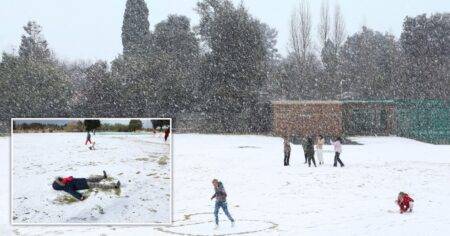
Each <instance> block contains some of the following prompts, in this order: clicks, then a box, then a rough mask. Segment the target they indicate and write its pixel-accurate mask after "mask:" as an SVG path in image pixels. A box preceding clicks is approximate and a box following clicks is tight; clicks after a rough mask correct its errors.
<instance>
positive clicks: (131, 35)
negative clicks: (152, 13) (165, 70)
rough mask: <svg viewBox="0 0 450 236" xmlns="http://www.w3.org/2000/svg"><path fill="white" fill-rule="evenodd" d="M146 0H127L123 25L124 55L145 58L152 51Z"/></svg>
mask: <svg viewBox="0 0 450 236" xmlns="http://www.w3.org/2000/svg"><path fill="white" fill-rule="evenodd" d="M148 14H149V11H148V8H147V4H146V3H145V1H144V0H127V3H126V7H125V13H124V15H123V25H122V46H123V55H124V56H125V57H131V58H145V57H147V56H149V53H150V39H151V34H150V23H149V21H148Z"/></svg>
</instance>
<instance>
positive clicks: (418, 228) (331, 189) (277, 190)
mask: <svg viewBox="0 0 450 236" xmlns="http://www.w3.org/2000/svg"><path fill="white" fill-rule="evenodd" d="M352 139H353V140H355V141H357V142H359V143H361V144H363V145H344V146H343V154H342V160H343V162H344V163H345V164H346V167H345V168H333V167H331V165H332V158H333V153H332V152H331V147H330V146H326V150H327V152H325V153H324V154H325V162H326V165H325V166H321V167H318V168H313V167H312V168H308V167H307V166H305V165H304V164H303V161H304V158H303V154H302V150H301V147H300V146H295V147H294V148H293V154H292V157H291V166H290V167H284V166H283V155H282V140H281V139H280V138H275V137H266V136H233V135H197V134H178V135H175V136H174V141H173V145H174V146H173V151H174V153H173V154H174V208H173V210H174V224H173V226H172V227H164V226H154V227H151V226H147V227H144V226H139V227H119V226H109V227H106V226H103V227H94V226H89V227H24V226H20V227H17V226H15V227H11V226H9V225H8V217H7V214H2V216H1V219H0V220H1V224H0V227H1V229H3V231H4V232H5V233H7V234H5V235H9V234H11V232H14V233H16V234H17V235H63V234H64V235H81V234H83V235H102V234H104V235H170V234H184V235H213V234H214V235H233V234H244V233H249V234H250V235H251V234H253V235H401V234H406V235H448V233H449V232H450V215H449V212H450V204H449V203H450V146H449V145H431V144H425V143H421V142H416V141H413V140H409V139H404V138H397V137H355V138H352ZM8 144H9V142H8V139H7V138H1V139H0V145H1V150H2V153H1V156H0V158H1V160H2V163H7V160H8ZM0 166H1V168H2V169H1V172H0V173H1V176H0V177H1V178H0V179H1V180H0V181H2V182H0V184H1V185H2V186H7V185H8V183H7V181H8V175H7V174H5V173H8V169H7V165H0ZM213 178H218V179H220V180H222V181H223V183H224V186H225V188H226V190H227V192H228V205H229V210H230V212H231V214H232V215H233V216H234V218H235V219H236V220H237V222H236V226H235V227H234V228H231V227H230V225H229V222H227V221H225V217H224V215H223V214H221V215H220V217H221V219H222V220H223V222H221V227H220V228H219V229H218V230H214V229H213V223H211V221H212V220H213V215H212V211H213V201H210V199H209V198H210V197H211V195H212V194H213V190H212V186H211V180H212V179H213ZM399 191H406V192H408V193H410V195H411V196H412V197H413V198H414V199H415V209H414V212H413V213H408V214H398V213H397V210H398V209H397V207H396V205H395V204H394V200H395V198H396V196H397V193H398V192H399ZM0 197H1V199H0V200H1V205H0V211H1V212H2V213H3V212H7V209H8V204H7V199H8V193H7V191H1V192H0ZM0 233H2V232H0Z"/></svg>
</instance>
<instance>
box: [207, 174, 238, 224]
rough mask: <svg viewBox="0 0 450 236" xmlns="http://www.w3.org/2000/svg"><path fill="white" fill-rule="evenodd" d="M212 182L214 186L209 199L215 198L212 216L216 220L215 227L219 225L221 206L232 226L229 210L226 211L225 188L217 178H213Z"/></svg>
mask: <svg viewBox="0 0 450 236" xmlns="http://www.w3.org/2000/svg"><path fill="white" fill-rule="evenodd" d="M212 184H213V186H214V195H213V196H212V197H211V200H213V199H214V198H215V199H216V204H215V206H214V217H215V222H216V228H217V227H219V209H220V208H222V210H223V212H224V213H225V215H226V216H227V217H228V219H229V220H230V221H231V226H234V219H233V217H231V214H230V212H229V211H228V204H227V193H226V192H225V188H224V187H223V184H222V182H219V180H217V179H213V181H212Z"/></svg>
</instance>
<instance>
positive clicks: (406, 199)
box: [396, 192, 414, 214]
mask: <svg viewBox="0 0 450 236" xmlns="http://www.w3.org/2000/svg"><path fill="white" fill-rule="evenodd" d="M412 202H414V199H412V198H411V197H410V196H409V195H408V194H407V193H404V192H400V193H399V194H398V197H397V201H396V203H397V205H398V206H399V207H400V214H403V213H404V212H407V211H409V212H412V208H413V204H412Z"/></svg>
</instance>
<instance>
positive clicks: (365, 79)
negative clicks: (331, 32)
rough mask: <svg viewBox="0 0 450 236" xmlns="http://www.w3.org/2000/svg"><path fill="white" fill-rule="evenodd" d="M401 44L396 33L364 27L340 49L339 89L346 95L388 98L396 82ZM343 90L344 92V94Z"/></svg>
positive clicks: (337, 86)
mask: <svg viewBox="0 0 450 236" xmlns="http://www.w3.org/2000/svg"><path fill="white" fill-rule="evenodd" d="M398 57H399V47H398V45H397V43H396V41H395V38H394V36H392V35H389V34H382V33H380V32H376V31H373V30H371V29H369V28H367V27H363V28H362V30H361V31H360V32H358V33H355V34H354V35H352V36H350V37H348V38H347V40H346V41H345V43H344V45H343V46H342V48H341V50H340V55H339V61H340V64H339V66H340V68H339V73H340V74H339V76H340V80H341V81H342V85H341V84H336V88H338V89H340V90H341V92H347V94H346V95H342V94H341V97H342V98H350V99H388V98H392V96H391V86H394V85H395V83H394V82H395V76H396V73H395V71H396V70H397V62H398ZM341 92H340V93H341Z"/></svg>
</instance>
